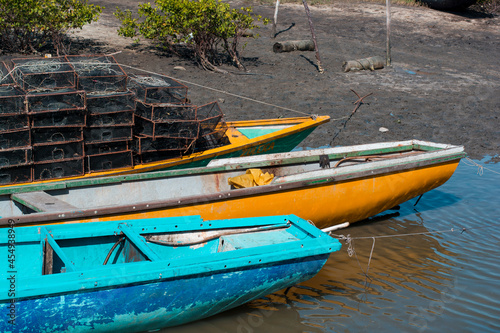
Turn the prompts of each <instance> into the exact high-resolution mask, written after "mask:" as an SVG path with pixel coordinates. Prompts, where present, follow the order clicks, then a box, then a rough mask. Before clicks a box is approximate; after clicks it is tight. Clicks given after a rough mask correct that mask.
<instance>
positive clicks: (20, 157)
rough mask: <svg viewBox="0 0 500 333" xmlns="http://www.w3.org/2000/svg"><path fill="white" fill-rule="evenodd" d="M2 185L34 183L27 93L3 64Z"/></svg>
mask: <svg viewBox="0 0 500 333" xmlns="http://www.w3.org/2000/svg"><path fill="white" fill-rule="evenodd" d="M0 75H1V77H0V79H1V80H0V185H1V184H15V183H22V182H29V181H31V180H32V162H31V154H32V148H31V133H30V127H29V119H28V112H27V110H26V108H25V105H24V92H23V91H21V90H20V89H19V88H17V87H16V86H15V82H14V78H13V77H12V75H11V73H10V71H9V69H8V68H7V66H6V65H5V63H3V62H2V63H0Z"/></svg>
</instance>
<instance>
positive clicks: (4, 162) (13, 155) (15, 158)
mask: <svg viewBox="0 0 500 333" xmlns="http://www.w3.org/2000/svg"><path fill="white" fill-rule="evenodd" d="M31 154H32V150H31V147H23V148H15V149H2V150H0V169H5V168H10V167H17V166H22V165H28V164H31Z"/></svg>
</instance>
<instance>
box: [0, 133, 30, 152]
mask: <svg viewBox="0 0 500 333" xmlns="http://www.w3.org/2000/svg"><path fill="white" fill-rule="evenodd" d="M30 145H31V133H30V130H29V129H23V130H19V131H4V132H1V133H0V149H11V148H21V147H29V146H30Z"/></svg>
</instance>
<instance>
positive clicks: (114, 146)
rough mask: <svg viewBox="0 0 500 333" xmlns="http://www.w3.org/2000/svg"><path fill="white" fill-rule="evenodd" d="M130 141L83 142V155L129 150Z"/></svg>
mask: <svg viewBox="0 0 500 333" xmlns="http://www.w3.org/2000/svg"><path fill="white" fill-rule="evenodd" d="M129 142H130V141H109V142H100V143H85V155H86V156H88V155H100V154H107V153H116V152H122V151H127V150H130V144H129Z"/></svg>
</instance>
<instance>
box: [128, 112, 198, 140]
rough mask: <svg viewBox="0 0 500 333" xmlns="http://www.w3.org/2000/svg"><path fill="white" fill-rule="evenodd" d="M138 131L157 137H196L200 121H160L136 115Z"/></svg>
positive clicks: (141, 133)
mask: <svg viewBox="0 0 500 333" xmlns="http://www.w3.org/2000/svg"><path fill="white" fill-rule="evenodd" d="M135 129H136V133H137V134H140V135H142V136H149V137H151V138H153V139H156V138H178V139H196V138H197V137H198V130H199V123H198V121H196V120H172V121H169V122H158V121H152V120H149V119H144V118H142V117H135Z"/></svg>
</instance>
